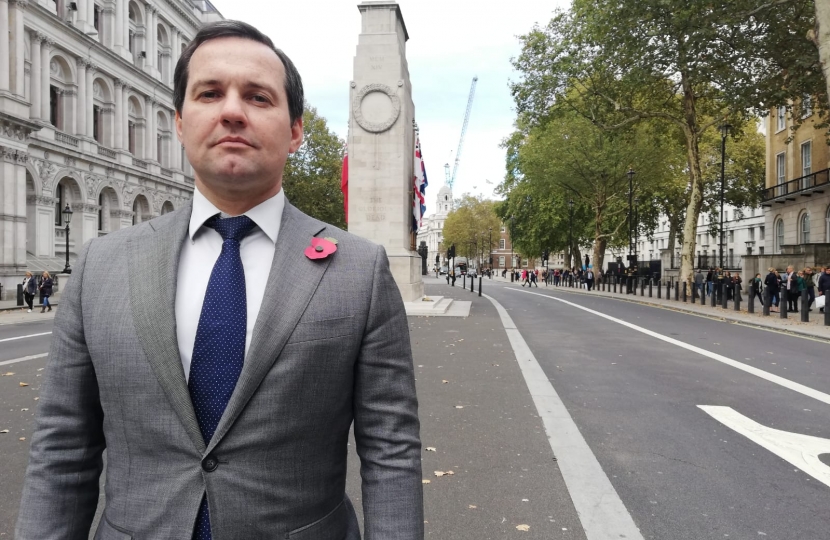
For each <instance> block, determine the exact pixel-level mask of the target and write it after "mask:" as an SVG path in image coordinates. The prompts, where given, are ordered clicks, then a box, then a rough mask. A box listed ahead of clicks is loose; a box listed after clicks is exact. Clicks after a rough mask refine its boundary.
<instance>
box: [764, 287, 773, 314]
mask: <svg viewBox="0 0 830 540" xmlns="http://www.w3.org/2000/svg"><path fill="white" fill-rule="evenodd" d="M763 301H764V310H763V312H762V313H763V314H764V317H769V308H770V307H771V306H772V294H770V292H769V289H764V298H763Z"/></svg>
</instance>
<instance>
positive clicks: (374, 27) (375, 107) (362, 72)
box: [348, 1, 424, 302]
mask: <svg viewBox="0 0 830 540" xmlns="http://www.w3.org/2000/svg"><path fill="white" fill-rule="evenodd" d="M358 9H359V10H360V13H361V18H362V26H361V28H362V29H363V30H362V33H361V34H360V36H359V38H358V44H357V52H356V55H355V58H354V79H353V81H352V83H351V88H352V89H351V92H350V99H349V101H350V109H351V111H350V119H349V140H348V143H349V232H351V233H353V234H357V235H358V236H362V237H364V238H368V239H369V240H372V241H374V242H376V243H378V244H381V245H382V246H384V247H385V248H386V253H387V255H388V257H389V266H390V270H391V273H392V276H393V277H394V279H395V283H396V284H397V286H398V289H399V291H400V293H401V296H402V297H403V300H404V302H414V301H416V300H418V299H419V298H421V297H423V295H424V283H423V281H422V279H421V257H420V255H418V253H417V252H416V251H415V250H414V246H413V243H414V241H413V231H412V205H413V197H414V192H413V187H412V186H413V184H412V179H413V175H414V155H415V130H414V118H415V105H414V104H413V102H412V86H411V84H410V81H409V68H408V65H407V61H406V41H407V40H408V39H409V35H408V34H407V31H406V25H405V24H404V20H403V15H402V14H401V9H400V7H399V6H398V4H397V3H395V2H388V3H380V2H372V1H367V2H364V3H362V4H359V5H358Z"/></svg>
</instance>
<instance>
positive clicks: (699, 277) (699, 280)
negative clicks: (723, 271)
mask: <svg viewBox="0 0 830 540" xmlns="http://www.w3.org/2000/svg"><path fill="white" fill-rule="evenodd" d="M703 278H704V276H703V271H702V270H701V269H700V268H698V269H697V274H695V289H697V292H698V294H699V295H700V296H702V297H704V298H705V297H706V291H704V290H703Z"/></svg>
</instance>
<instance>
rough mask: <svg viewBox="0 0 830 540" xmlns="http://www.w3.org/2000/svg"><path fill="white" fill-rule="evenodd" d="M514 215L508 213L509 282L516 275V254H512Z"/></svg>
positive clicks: (511, 281)
mask: <svg viewBox="0 0 830 540" xmlns="http://www.w3.org/2000/svg"><path fill="white" fill-rule="evenodd" d="M514 217H515V216H514V215H513V214H510V283H513V278H514V276H515V275H516V268H515V264H516V256H515V255H513V234H514V233H515V231H514V227H515V225H516V221H515V219H514Z"/></svg>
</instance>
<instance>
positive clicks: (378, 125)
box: [352, 83, 401, 133]
mask: <svg viewBox="0 0 830 540" xmlns="http://www.w3.org/2000/svg"><path fill="white" fill-rule="evenodd" d="M373 92H378V93H381V94H384V95H386V96H387V97H388V98H389V101H390V102H391V105H392V111H391V112H390V114H389V117H388V118H387V119H386V120H384V121H382V122H371V121H369V120H367V119H366V117H364V116H363V109H362V105H363V98H365V97H366V96H367V95H369V94H371V93H373ZM352 114H353V115H354V119H355V121H356V122H357V125H359V126H360V127H362V128H363V129H365V130H366V131H368V132H369V133H383V132H384V131H386V130H387V129H389V128H391V127H392V126H393V125H394V124H395V121H396V120H397V119H398V116H399V115H400V114H401V100H400V99H399V98H398V95H397V94H396V93H395V91H394V90H392V89H391V88H389V87H388V86H386V85H385V84H380V83H374V84H367V85H366V86H364V87H363V88H361V89H360V91H359V92H358V93H357V94H356V95H355V97H354V100H353V101H352Z"/></svg>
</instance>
